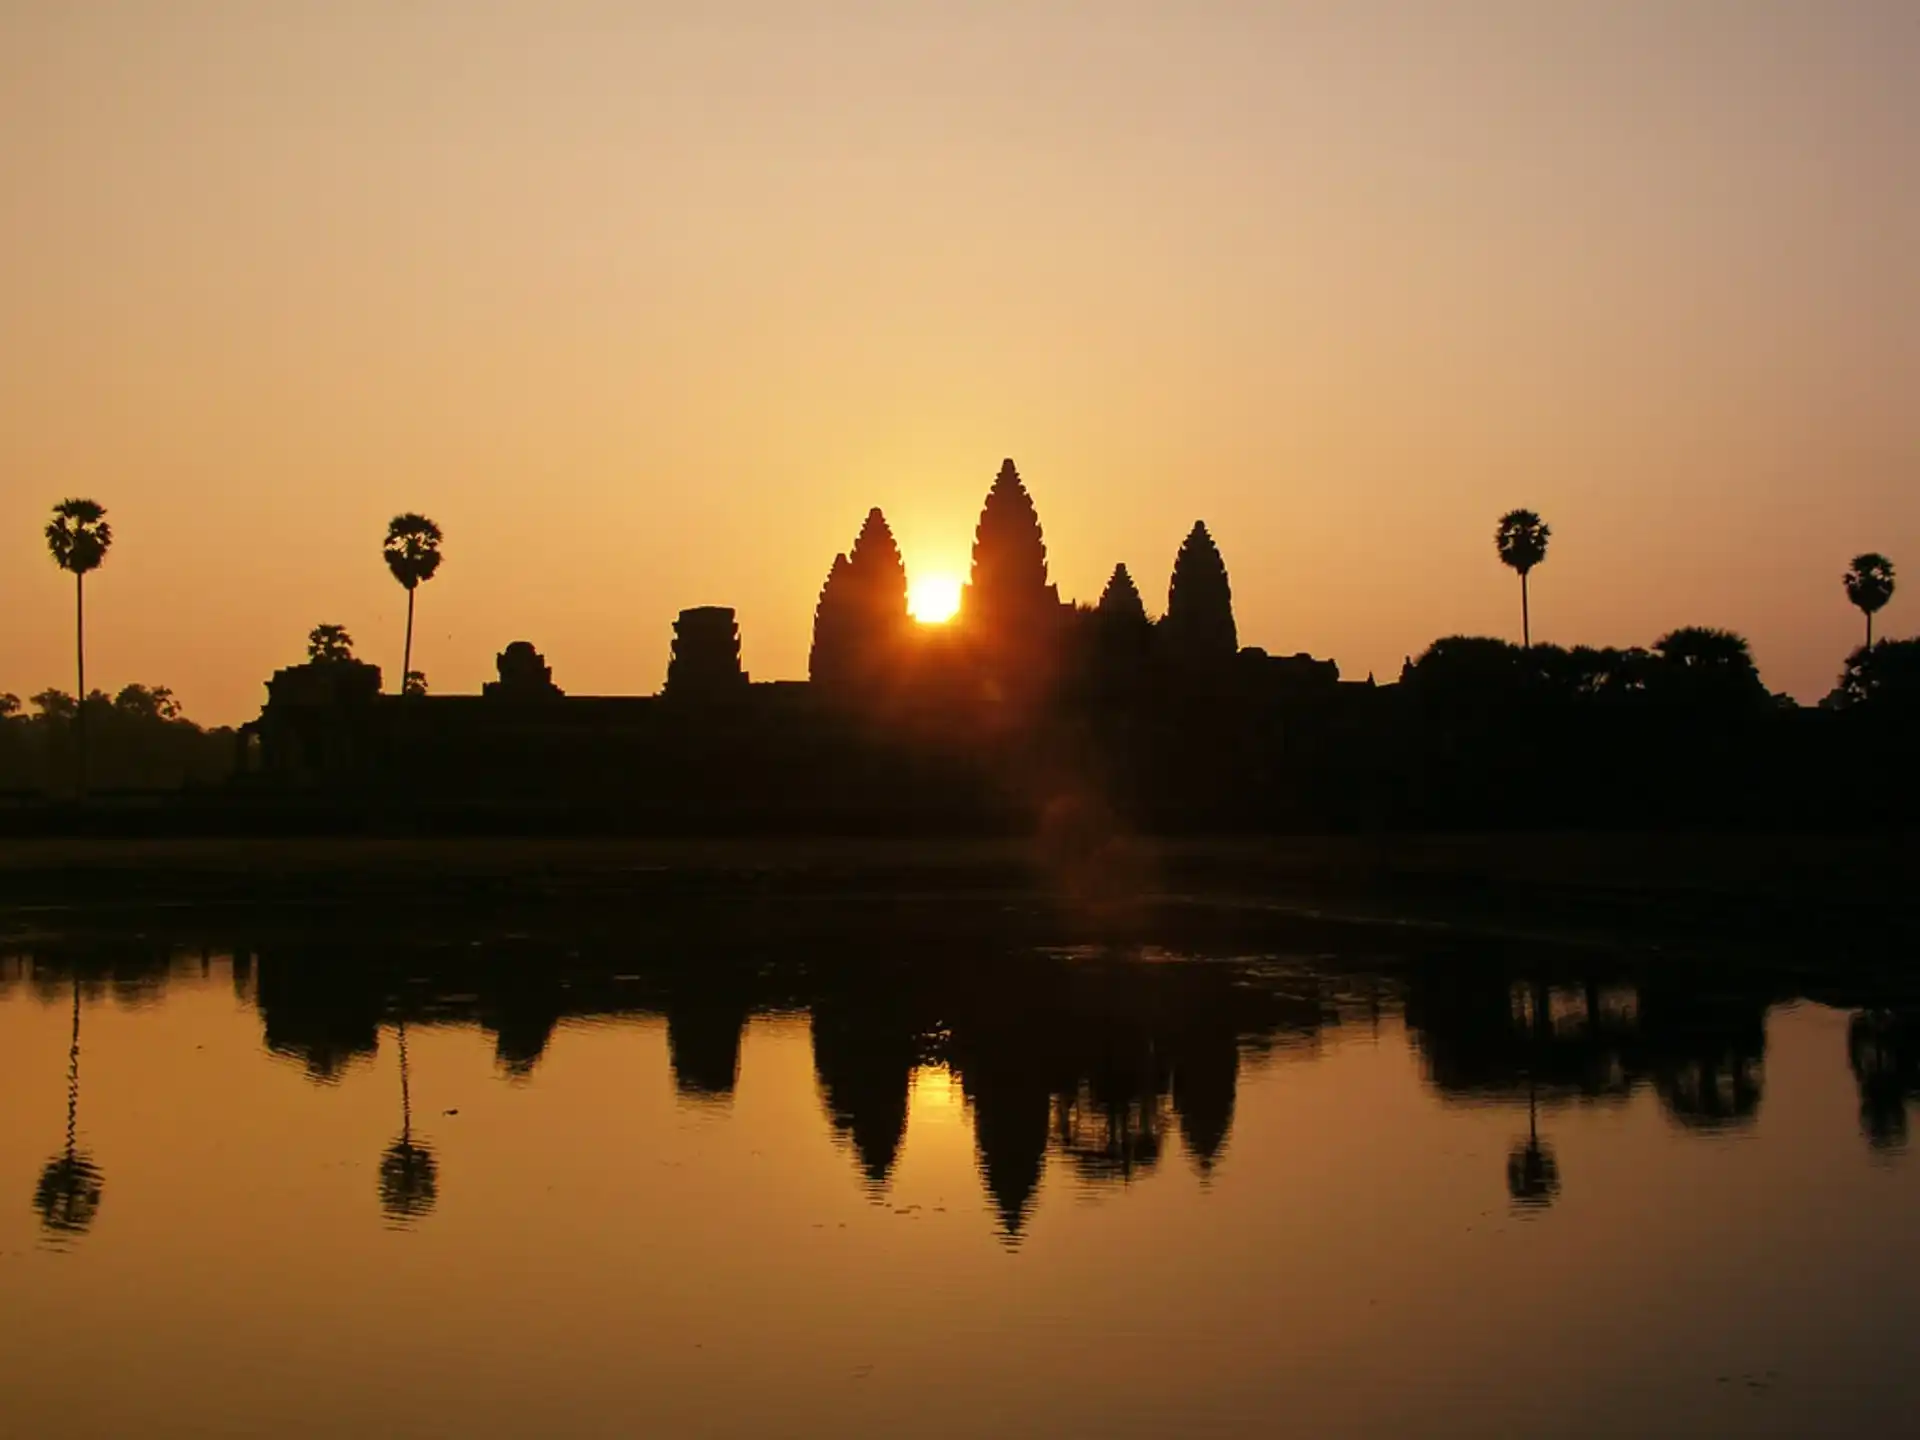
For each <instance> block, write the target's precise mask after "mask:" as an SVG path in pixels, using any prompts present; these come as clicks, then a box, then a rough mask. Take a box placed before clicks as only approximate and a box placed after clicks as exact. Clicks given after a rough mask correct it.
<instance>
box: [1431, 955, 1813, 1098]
mask: <svg viewBox="0 0 1920 1440" xmlns="http://www.w3.org/2000/svg"><path fill="white" fill-rule="evenodd" d="M1777 998H1779V997H1778V996H1777V995H1776V994H1775V993H1774V992H1773V991H1772V990H1770V989H1768V988H1765V987H1764V986H1761V987H1748V988H1744V989H1743V988H1741V987H1739V986H1737V985H1732V984H1728V983H1726V982H1724V981H1722V982H1721V983H1719V984H1716V985H1713V986H1712V987H1710V988H1708V987H1703V986H1702V984H1701V981H1700V979H1699V977H1698V976H1692V975H1684V974H1681V973H1678V972H1676V971H1675V970H1673V969H1672V968H1671V967H1670V968H1668V969H1667V970H1665V971H1664V972H1663V971H1655V972H1654V973H1652V974H1650V975H1642V976H1640V977H1637V978H1636V979H1634V980H1632V981H1631V982H1627V981H1623V980H1621V979H1619V978H1616V977H1609V976H1608V975H1606V974H1605V972H1600V973H1597V974H1588V975H1579V974H1573V975H1568V974H1564V973H1561V974H1556V975H1553V976H1551V977H1546V976H1540V975H1527V974H1516V973H1515V972H1514V971H1513V970H1512V969H1511V968H1509V967H1506V966H1502V965H1498V964H1486V963H1475V962H1473V961H1471V960H1465V961H1463V960H1459V959H1457V958H1453V959H1449V960H1448V961H1446V962H1445V963H1442V964H1435V965H1429V966H1420V967H1415V968H1414V969H1413V970H1412V971H1411V972H1410V973H1409V976H1408V980H1407V990H1406V1016H1407V1027H1408V1031H1409V1033H1410V1035H1411V1036H1412V1039H1413V1041H1414V1044H1415V1047H1416V1049H1417V1050H1418V1051H1419V1053H1420V1056H1421V1058H1422V1060H1423V1061H1424V1062H1425V1065H1426V1068H1427V1075H1428V1078H1429V1079H1430V1080H1431V1081H1432V1083H1433V1085H1434V1087H1435V1088H1436V1089H1437V1090H1438V1091H1439V1092H1440V1094H1441V1095H1442V1096H1443V1097H1448V1098H1454V1099H1463V1100H1472V1099H1503V1100H1515V1101H1525V1100H1526V1099H1527V1097H1528V1094H1529V1092H1530V1091H1532V1092H1534V1093H1536V1094H1537V1095H1538V1096H1539V1097H1541V1098H1543V1099H1545V1100H1547V1101H1548V1102H1550V1103H1557V1102H1567V1101H1573V1102H1579V1103H1584V1104H1606V1103H1613V1102H1618V1101H1623V1100H1625V1099H1626V1098H1627V1097H1628V1096H1629V1095H1630V1094H1632V1093H1633V1092H1634V1091H1635V1090H1636V1089H1638V1088H1639V1087H1640V1086H1642V1085H1651V1086H1652V1088H1653V1090H1654V1092H1655V1094H1657V1095H1658V1096H1659V1098H1660V1102H1661V1105H1662V1107H1663V1108H1664V1110H1665V1111H1666V1113H1667V1114H1668V1116H1669V1117H1671V1118H1672V1119H1673V1120H1674V1121H1675V1122H1676V1123H1678V1124H1680V1125H1684V1126H1686V1127H1688V1128H1690V1129H1699V1130H1714V1129H1720V1128H1724V1127H1728V1126H1738V1125H1744V1124H1747V1123H1750V1122H1751V1121H1752V1120H1753V1118H1754V1117H1755V1115H1756V1114H1757V1113H1758V1111H1759V1108H1760V1101H1761V1096H1762V1094H1763V1092H1764V1089H1765V1078H1766V1074H1765V1063H1764V1062H1765V1058H1766V1012H1767V1008H1768V1006H1769V1005H1771V1004H1772V1003H1774V1001H1775V1000H1776V999H1777Z"/></svg>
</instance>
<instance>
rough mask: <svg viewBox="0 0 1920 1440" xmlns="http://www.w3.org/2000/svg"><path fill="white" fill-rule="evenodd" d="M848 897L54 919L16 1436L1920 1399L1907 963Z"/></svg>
mask: <svg viewBox="0 0 1920 1440" xmlns="http://www.w3.org/2000/svg"><path fill="white" fill-rule="evenodd" d="M869 922H870V917H868V918H863V919H861V920H860V921H859V922H858V923H854V922H853V921H849V922H848V923H847V924H846V925H845V926H838V925H836V923H835V922H834V920H833V917H832V916H831V914H828V915H827V916H826V917H825V918H824V919H822V920H820V921H819V922H818V923H813V924H810V926H809V927H808V928H807V930H806V933H805V934H804V935H799V936H796V935H793V934H785V933H782V934H778V935H776V934H774V933H773V932H761V931H735V932H732V933H727V934H720V935H714V934H711V933H708V932H706V931H702V932H701V933H700V935H699V938H698V939H695V938H692V934H693V932H691V931H689V932H686V933H683V934H680V935H679V938H678V939H676V938H675V933H674V932H672V931H671V930H669V931H667V932H659V931H655V932H649V933H647V934H645V935H640V936H635V935H628V934H623V933H621V931H620V927H618V926H611V927H601V928H590V929H587V930H577V929H568V928H566V927H559V928H555V929H552V930H549V931H544V932H542V931H525V932H515V931H511V930H507V929H498V928H496V929H488V928H486V927H481V928H479V929H476V930H465V929H461V930H452V929H450V930H448V931H447V932H445V933H435V932H433V931H431V930H427V931H416V932H414V933H408V934H404V935H399V936H394V935H384V934H383V935H379V936H376V935H375V934H374V933H373V932H372V931H371V930H359V929H355V928H354V927H352V926H345V927H341V926H334V927H330V928H328V929H327V930H326V931H325V932H324V933H322V932H320V931H317V930H310V929H307V928H303V924H302V922H301V919H300V917H297V916H270V917H264V918H262V917H253V918H252V919H249V920H246V921H231V922H229V921H223V922H220V923H213V922H207V923H200V922H196V921H194V920H193V919H191V918H190V917H184V918H183V917H174V918H173V919H172V920H171V921H170V922H169V924H168V926H166V927H164V930H163V929H162V928H148V929H146V930H144V931H143V932H141V933H132V932H129V931H127V930H126V929H124V928H116V927H115V926H114V925H112V924H96V925H79V924H77V923H76V924H73V925H71V926H63V927H58V928H54V929H47V930H43V931H41V932H38V933H34V934H24V933H23V934H21V935H20V936H19V937H18V938H17V939H16V940H15V941H14V942H11V944H10V948H8V949H6V951H5V952H4V956H3V958H0V1094H4V1096H5V1106H4V1110H0V1297H3V1301H4V1303H0V1397H4V1398H3V1400H0V1430H4V1431H5V1432H6V1433H9V1434H22V1435H26V1434H34V1435H121V1434H133V1433H142V1434H156V1433H158V1434H180V1435H206V1434H286V1435H339V1434H349V1433H352V1434H376V1433H377V1434H397V1435H423V1436H424V1435H446V1434H465V1435H527V1434H556V1433H557V1434H581V1435H603V1434H604V1435H634V1434H648V1435H690V1436H708V1435H714V1436H722V1435H741V1436H746V1435H819V1436H827V1435H835V1436H839V1435H848V1434H866V1435H929V1436H944V1435H954V1436H959V1435H1096V1434H1097V1435H1140V1436H1148V1435H1152V1436H1162V1435H1175V1434H1177V1435H1196V1434H1198V1435H1211V1434H1217V1435H1241V1434H1260V1435H1265V1434H1276V1433H1298V1434H1318V1435H1332V1434H1380V1435H1389V1434H1390V1435H1426V1434H1431V1435H1480V1434H1511V1435H1518V1434H1534V1435H1546V1434H1552V1435H1617V1434H1621V1433H1640V1434H1681V1433H1686V1434H1741V1435H1805V1434H1816V1433H1818V1434H1844V1433H1852V1434H1873V1433H1890V1432H1893V1431H1897V1430H1899V1429H1901V1428H1903V1426H1904V1424H1905V1423H1906V1422H1907V1420H1908V1419H1909V1418H1910V1417H1911V1416H1912V1415H1913V1414H1914V1413H1915V1406H1916V1404H1917V1403H1920V1375H1916V1372H1915V1367H1914V1366H1913V1365H1912V1364H1911V1355H1912V1352H1913V1346H1914V1340H1913V1337H1914V1336H1915V1334H1917V1333H1920V1284H1917V1283H1916V1282H1920V1227H1916V1226H1915V1225H1914V1223H1913V1220H1914V1216H1915V1215H1916V1213H1920V1159H1916V1157H1914V1156H1912V1155H1909V1154H1908V1153H1907V1134H1908V1124H1909V1118H1908V1111H1909V1106H1910V1105H1911V1104H1912V1103H1913V1102H1914V1101H1915V1100H1916V1098H1920V1009H1915V1008H1913V1007H1912V1006H1911V1004H1910V1002H1909V1000H1903V999H1902V998H1901V997H1898V996H1894V995H1890V994H1887V993H1885V992H1883V991H1876V990H1874V989H1873V988H1872V987H1871V986H1868V987H1864V988H1857V989H1848V988H1846V987H1845V986H1844V985H1842V984H1841V983H1840V982H1838V981H1835V982H1834V984H1833V985H1832V986H1831V987H1830V988H1826V989H1822V988H1820V987H1816V986H1810V985H1808V984H1806V983H1805V982H1804V981H1796V982H1791V983H1788V982H1780V981H1776V980H1774V979H1770V978H1769V975H1770V974H1771V973H1773V972H1770V971H1769V970H1768V969H1767V968H1766V967H1765V966H1762V965H1759V964H1755V965H1753V966H1751V967H1742V966H1738V965H1727V964H1721V965H1716V966H1713V967H1706V966H1691V967H1689V966H1683V965H1681V964H1679V963H1678V962H1660V963H1655V962H1652V961H1642V962H1638V963H1630V962H1628V961H1626V960H1623V959H1622V958H1620V957H1617V956H1605V955H1597V954H1586V953H1582V952H1579V951H1574V950H1558V951H1552V952H1547V951H1540V952H1530V951H1528V950H1527V949H1525V948H1524V947H1518V948H1516V947H1515V946H1513V945H1505V946H1500V947H1488V946H1483V945H1477V944H1475V943H1473V942H1471V941H1468V940H1464V939H1455V940H1450V941H1448V942H1447V943H1445V944H1443V945H1435V944H1432V943H1428V942H1426V941H1419V942H1415V941H1412V940H1409V939H1408V938H1407V937H1405V936H1391V935H1390V936H1388V937H1387V938H1385V939H1383V938H1381V934H1380V932H1378V931H1363V930H1358V929H1356V930H1353V931H1351V932H1340V931H1337V930H1330V929H1327V928H1324V927H1322V928H1319V929H1315V930H1312V931H1311V932H1308V931H1306V930H1304V929H1303V930H1300V931H1298V932H1290V931H1289V930H1288V929H1287V928H1286V927H1285V926H1283V925H1282V926H1276V927H1272V928H1270V929H1269V931H1268V932H1267V933H1265V934H1263V935H1261V936H1259V937H1257V943H1253V944H1241V945H1236V946H1230V947H1229V946H1209V945H1206V944H1195V943H1192V942H1191V940H1190V939H1185V940H1182V941H1180V942H1178V943H1174V942H1171V941H1170V943H1167V944H1165V945H1154V944H1143V943H1140V942H1139V941H1138V940H1137V939H1136V940H1129V941H1128V942H1126V943H1124V944H1120V943H1114V944H1081V945H1066V944H1053V943H1047V942H1045V941H1044V940H1037V939H1035V938H1034V937H1033V936H1031V935H1029V934H1027V933H1025V932H1024V931H1023V930H1022V928H1021V927H1020V926H1019V925H1018V924H1017V923H1013V922H1009V923H1007V924H1006V925H1004V926H1003V925H1001V924H1000V921H999V920H998V919H997V918H996V917H994V916H992V915H986V916H982V915H980V914H978V913H975V914H972V915H970V916H969V917H966V918H965V919H964V920H956V921H955V922H954V923H951V924H949V923H945V922H944V921H942V922H940V923H932V924H919V925H910V926H901V927H888V926H876V925H875V924H873V923H869ZM996 934H998V935H999V937H1000V938H995V937H996ZM9 1197H10V1198H9Z"/></svg>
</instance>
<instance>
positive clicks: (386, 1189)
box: [380, 1018, 440, 1225]
mask: <svg viewBox="0 0 1920 1440" xmlns="http://www.w3.org/2000/svg"><path fill="white" fill-rule="evenodd" d="M399 1032H400V1138H399V1139H398V1140H396V1141H394V1142H393V1144H391V1145H389V1146H388V1147H387V1150H386V1153H385V1154H384V1155H382V1156H381V1157H380V1208H381V1209H382V1210H384V1211H386V1213H387V1218H388V1219H389V1220H391V1221H393V1222H394V1223H395V1224H396V1225H405V1224H407V1223H409V1222H410V1221H413V1220H418V1219H420V1218H421V1217H423V1216H425V1215H427V1214H429V1213H431V1211H432V1210H433V1206H434V1202H435V1201H436V1200H437V1199H439V1196H440V1179H439V1177H440V1167H439V1165H438V1163H437V1162H436V1161H435V1160H434V1158H433V1151H432V1150H431V1149H429V1148H428V1147H427V1145H426V1143H425V1142H424V1141H420V1140H415V1139H414V1138H413V1091H412V1088H411V1087H410V1086H409V1084H408V1081H407V1022H406V1020H405V1019H404V1018H403V1019H402V1020H401V1021H400V1022H399Z"/></svg>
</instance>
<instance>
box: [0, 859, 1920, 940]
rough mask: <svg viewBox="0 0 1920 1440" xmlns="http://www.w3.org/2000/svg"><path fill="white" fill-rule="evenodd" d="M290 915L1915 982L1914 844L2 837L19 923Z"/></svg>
mask: <svg viewBox="0 0 1920 1440" xmlns="http://www.w3.org/2000/svg"><path fill="white" fill-rule="evenodd" d="M189 912H192V913H197V914H200V915H203V916H204V915H215V914H225V915H229V916H236V917H237V916H241V915H249V916H253V917H256V918H258V917H262V916H266V915H270V914H278V916H279V918H280V920H281V921H285V920H287V919H289V918H290V917H291V915H293V914H295V913H297V914H299V915H302V916H304V917H306V922H305V923H311V924H313V925H316V926H321V927H323V928H326V929H329V930H336V929H337V930H343V931H351V930H357V929H362V928H365V927H367V926H377V927H383V928H385V927H393V928H401V929H407V928H413V927H416V926H418V927H426V928H431V927H433V926H436V925H438V926H442V927H444V926H447V925H453V926H454V927H456V928H458V929H461V930H467V929H471V930H474V931H476V932H500V931H514V930H523V929H532V930H547V931H550V930H553V929H556V928H558V929H560V930H569V929H573V928H580V927H585V928H589V929H594V930H602V931H609V932H611V931H622V930H624V931H632V932H651V933H654V934H657V935H661V936H672V935H676V934H704V933H709V932H716V931H718V932H738V933H740V934H742V935H745V936H748V937H751V936H753V935H756V934H759V935H761V936H762V938H764V939H766V940H768V941H772V940H773V939H775V938H777V937H778V936H779V935H781V934H784V933H791V932H794V931H796V930H797V931H809V932H811V931H815V930H821V931H830V930H831V929H832V928H833V927H834V926H835V925H852V926H854V927H856V928H862V929H871V928H874V927H879V928H881V929H892V930H897V931H898V932H899V933H900V934H901V935H902V936H903V937H909V936H912V935H915V934H929V935H936V936H941V935H945V936H952V935H964V934H966V933H967V932H968V931H969V930H970V929H971V928H972V927H973V926H974V925H975V924H987V923H989V922H991V924H993V925H1001V924H1004V922H1005V919H1006V917H1007V916H1009V915H1020V916H1023V917H1025V918H1024V921H1023V923H1022V925H1021V928H1022V929H1023V930H1024V931H1026V932H1028V933H1029V934H1030V935H1031V936H1032V937H1034V938H1035V940H1036V943H1052V944H1072V943H1083V942H1087V941H1099V940H1125V939H1127V938H1129V937H1132V938H1134V939H1139V940H1151V941H1153V942H1154V943H1165V942H1164V940H1163V939H1162V937H1174V938H1177V937H1180V936H1186V935H1192V936H1195V937H1202V938H1204V940H1205V942H1206V943H1207V944H1209V945H1213V946H1219V945H1231V944H1233V943H1235V941H1236V940H1241V941H1243V943H1246V944H1248V945H1249V946H1252V947H1254V948H1259V946H1260V943H1261V941H1262V940H1263V938H1271V937H1275V936H1285V937H1288V938H1289V941H1290V943H1304V942H1305V941H1306V940H1308V939H1309V938H1310V936H1311V934H1312V932H1314V931H1316V930H1318V929H1320V928H1322V927H1327V926H1332V927H1351V926H1362V927H1389V928H1394V929H1400V930H1419V931H1426V932H1431V933H1433V934H1435V935H1442V936H1452V937H1455V938H1457V939H1460V940H1462V941H1478V942H1484V943H1494V942H1499V943H1502V944H1508V943H1515V944H1526V943H1534V944H1545V945H1575V946H1581V947H1592V946H1598V947H1602V948H1608V949H1633V950H1654V951H1661V952H1677V953H1686V954H1692V955H1699V956H1714V957H1725V958H1738V957H1740V956H1742V955H1747V954H1752V955H1755V956H1758V955H1765V956H1766V957H1768V961H1769V963H1770V964H1784V965H1788V966H1790V967H1791V968H1793V969H1795V970H1801V969H1805V970H1806V971H1808V972H1809V973H1819V972H1820V971H1822V970H1824V969H1828V968H1831V967H1832V966H1833V965H1836V964H1846V965H1849V966H1853V965H1859V964H1865V965H1869V966H1870V967H1871V968H1873V969H1874V970H1875V971H1887V972H1889V973H1893V974H1904V973H1905V972H1907V971H1909V970H1911V971H1914V972H1915V973H1916V974H1920V840H1917V839H1916V838H1915V837H1913V836H1910V835H1904V834H1903V835H1897V836H1895V835H1867V836H1860V837H1850V838H1839V837H1833V836H1826V835H1751V834H1738V835H1686V834H1677V835H1676V834H1666V835H1615V834H1538V835H1504V834H1494V835H1455V836H1443V835H1393V836H1364V837H1362V836H1340V837H1313V838H1308V837H1300V838H1289V839H1261V840H1254V839H1237V838H1236V839H1217V840H1179V841H1170V840H1119V839H1113V838H1110V837H1109V838H1106V839H1102V840H1100V841H1098V842H1085V841H1084V840H1083V841H1080V842H1074V843H1063V842H1059V841H1052V842H1048V841H1039V840H1021V841H1015V840H981V839H964V838H962V839H946V840H927V839H911V840H883V839H844V838H821V839H811V840H798V839H772V838H760V839H734V840H721V839H704V838H688V839H678V840H664V839H591V840H588V839H562V838H541V837H520V838H504V837H486V838H480V837H473V838H458V839H455V838H445V837H418V838H400V837H379V838H374V837H368V838H350V837H337V838H305V839H189V838H177V839H140V838H119V839H105V838H97V839H96V838H81V837H57V838H40V839H32V840H22V839H0V933H7V934H14V935H19V934H22V933H31V932H42V933H44V932H48V931H56V930H61V929H64V928H67V927H68V926H71V925H76V924H77V925H80V926H83V927H92V926H95V925H104V926H107V927H109V928H123V927H126V926H139V925H140V924H142V923H143V922H152V921H154V920H156V919H157V918H158V917H163V916H168V915H171V916H174V917H179V916H181V915H183V914H185V913H189Z"/></svg>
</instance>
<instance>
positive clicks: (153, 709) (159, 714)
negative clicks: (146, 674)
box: [113, 685, 180, 721]
mask: <svg viewBox="0 0 1920 1440" xmlns="http://www.w3.org/2000/svg"><path fill="white" fill-rule="evenodd" d="M113 709H114V713H115V714H118V715H124V716H126V717H127V718H128V719H131V720H161V721H172V720H178V719H179V718H180V702H179V701H177V700H175V699H174V698H173V691H171V690H169V689H168V688H167V687H166V686H165V685H152V686H148V685H128V686H127V687H125V688H124V689H123V690H121V692H120V693H119V694H118V695H116V696H114V697H113Z"/></svg>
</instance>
